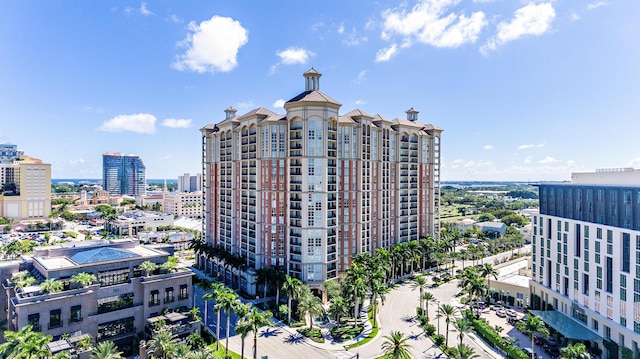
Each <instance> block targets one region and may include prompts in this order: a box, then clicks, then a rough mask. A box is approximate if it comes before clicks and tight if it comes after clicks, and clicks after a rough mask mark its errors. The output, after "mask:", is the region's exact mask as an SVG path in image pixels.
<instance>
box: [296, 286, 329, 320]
mask: <svg viewBox="0 0 640 359" xmlns="http://www.w3.org/2000/svg"><path fill="white" fill-rule="evenodd" d="M323 312H324V307H322V301H321V300H320V298H318V297H316V296H315V295H313V294H311V292H308V293H306V294H305V295H304V296H303V297H301V298H300V302H299V303H298V314H299V315H300V318H302V317H303V316H305V315H306V314H309V329H311V328H313V317H314V316H317V315H321V314H322V313H323Z"/></svg>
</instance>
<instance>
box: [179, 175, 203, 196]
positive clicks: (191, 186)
mask: <svg viewBox="0 0 640 359" xmlns="http://www.w3.org/2000/svg"><path fill="white" fill-rule="evenodd" d="M199 191H202V174H200V173H196V175H195V176H191V175H190V174H189V173H185V174H184V175H182V176H178V192H199Z"/></svg>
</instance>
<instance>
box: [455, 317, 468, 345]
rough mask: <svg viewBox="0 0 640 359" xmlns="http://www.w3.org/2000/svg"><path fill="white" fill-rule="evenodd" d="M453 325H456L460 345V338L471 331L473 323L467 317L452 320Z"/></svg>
mask: <svg viewBox="0 0 640 359" xmlns="http://www.w3.org/2000/svg"><path fill="white" fill-rule="evenodd" d="M453 326H454V327H456V330H457V331H458V338H459V339H460V345H462V339H463V338H464V336H465V335H466V334H468V333H471V332H473V325H471V322H470V321H469V320H468V319H467V318H457V319H456V321H455V322H453Z"/></svg>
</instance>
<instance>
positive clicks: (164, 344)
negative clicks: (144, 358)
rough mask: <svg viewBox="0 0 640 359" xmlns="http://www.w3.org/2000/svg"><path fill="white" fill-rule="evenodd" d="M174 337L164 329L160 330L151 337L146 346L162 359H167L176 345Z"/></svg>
mask: <svg viewBox="0 0 640 359" xmlns="http://www.w3.org/2000/svg"><path fill="white" fill-rule="evenodd" d="M176 343H177V340H176V338H175V336H174V335H173V334H172V333H171V331H169V330H168V329H166V328H162V329H160V330H159V331H158V332H156V333H155V334H154V335H153V338H152V339H151V340H149V341H148V342H147V346H148V347H149V348H151V349H153V351H154V352H156V353H159V354H160V356H161V357H162V359H167V354H168V353H169V352H171V351H172V349H173V347H174V346H175V345H176Z"/></svg>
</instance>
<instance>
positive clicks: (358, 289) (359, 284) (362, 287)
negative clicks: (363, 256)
mask: <svg viewBox="0 0 640 359" xmlns="http://www.w3.org/2000/svg"><path fill="white" fill-rule="evenodd" d="M365 277H366V273H365V272H364V270H363V269H362V268H361V267H360V266H359V265H358V264H356V263H352V264H351V267H349V269H348V270H347V276H346V280H345V284H346V285H347V287H346V289H347V292H348V293H349V294H350V295H351V298H352V299H353V302H354V317H355V325H356V326H357V325H358V317H359V316H360V315H359V314H360V301H361V300H363V299H364V296H365V294H366V292H367V287H366V284H365Z"/></svg>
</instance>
